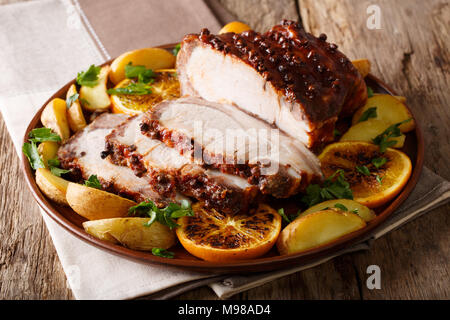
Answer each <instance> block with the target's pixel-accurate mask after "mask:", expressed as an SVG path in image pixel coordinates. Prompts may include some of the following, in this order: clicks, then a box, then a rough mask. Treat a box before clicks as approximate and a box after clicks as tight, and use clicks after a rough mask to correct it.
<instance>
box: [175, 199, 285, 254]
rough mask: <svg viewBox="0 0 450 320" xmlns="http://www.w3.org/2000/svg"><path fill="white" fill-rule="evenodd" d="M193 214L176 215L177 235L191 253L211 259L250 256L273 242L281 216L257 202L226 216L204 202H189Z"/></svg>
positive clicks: (262, 250)
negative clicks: (253, 206)
mask: <svg viewBox="0 0 450 320" xmlns="http://www.w3.org/2000/svg"><path fill="white" fill-rule="evenodd" d="M192 209H193V210H194V212H195V216H193V217H182V218H180V219H178V224H179V225H180V227H178V228H177V229H176V232H177V236H178V239H179V240H180V242H181V244H182V245H183V247H184V248H185V249H186V250H187V251H188V252H189V253H191V254H192V255H194V256H196V257H198V258H200V259H203V260H206V261H214V262H221V261H223V262H225V261H235V260H243V259H252V258H256V257H259V256H262V255H263V254H265V253H266V252H267V251H269V250H270V249H271V248H272V246H273V245H274V244H275V242H276V240H277V238H278V235H279V234H280V230H281V216H280V215H279V214H278V213H277V212H276V211H275V210H274V209H272V208H271V207H269V206H268V205H265V204H260V205H259V207H258V208H257V209H252V210H250V212H249V214H248V215H235V216H227V215H223V214H221V213H219V212H218V211H216V210H214V209H206V208H205V207H204V204H203V203H196V204H195V205H193V206H192Z"/></svg>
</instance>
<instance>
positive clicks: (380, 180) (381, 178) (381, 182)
mask: <svg viewBox="0 0 450 320" xmlns="http://www.w3.org/2000/svg"><path fill="white" fill-rule="evenodd" d="M375 179H376V180H377V182H378V183H379V184H383V179H384V177H380V176H379V175H375Z"/></svg>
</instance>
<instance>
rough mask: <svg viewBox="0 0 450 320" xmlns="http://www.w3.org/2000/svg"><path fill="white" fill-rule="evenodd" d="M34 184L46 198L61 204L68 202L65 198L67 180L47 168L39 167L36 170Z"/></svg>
mask: <svg viewBox="0 0 450 320" xmlns="http://www.w3.org/2000/svg"><path fill="white" fill-rule="evenodd" d="M36 184H37V185H38V187H39V189H41V191H42V193H44V194H45V195H46V196H47V198H49V199H51V200H53V201H55V202H56V203H59V204H62V205H68V204H69V203H68V202H67V200H66V192H67V187H68V185H69V181H67V180H64V179H63V178H60V177H57V176H55V175H54V174H53V173H51V172H50V170H48V169H44V168H39V169H37V170H36Z"/></svg>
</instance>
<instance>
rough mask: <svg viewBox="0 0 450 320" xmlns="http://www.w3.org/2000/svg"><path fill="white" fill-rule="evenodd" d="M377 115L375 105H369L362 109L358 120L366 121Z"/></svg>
mask: <svg viewBox="0 0 450 320" xmlns="http://www.w3.org/2000/svg"><path fill="white" fill-rule="evenodd" d="M376 117H377V107H371V108H369V109H367V110H366V111H364V113H363V114H362V116H361V118H359V120H358V122H363V121H367V120H369V119H370V118H376Z"/></svg>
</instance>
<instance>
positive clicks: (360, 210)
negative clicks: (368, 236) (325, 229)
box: [297, 199, 376, 222]
mask: <svg viewBox="0 0 450 320" xmlns="http://www.w3.org/2000/svg"><path fill="white" fill-rule="evenodd" d="M336 205H338V206H339V205H343V206H344V207H346V208H347V210H348V211H350V212H353V213H356V214H357V215H358V216H360V217H361V218H362V219H363V220H364V221H366V222H368V221H370V220H372V219H374V218H375V217H376V215H375V213H374V212H373V210H371V209H369V208H367V207H366V206H364V205H362V204H361V203H359V202H356V201H354V200H350V199H334V200H328V201H324V202H321V203H318V204H316V205H314V206H312V207H311V208H309V209H308V210H305V211H303V212H302V213H301V214H300V215H299V216H298V217H297V219H300V218H302V217H304V216H306V215H308V214H311V213H314V212H317V211H321V210H325V209H328V208H336V207H335V206H336ZM338 209H339V208H338Z"/></svg>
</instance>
